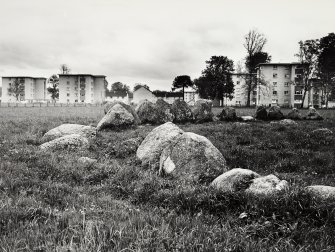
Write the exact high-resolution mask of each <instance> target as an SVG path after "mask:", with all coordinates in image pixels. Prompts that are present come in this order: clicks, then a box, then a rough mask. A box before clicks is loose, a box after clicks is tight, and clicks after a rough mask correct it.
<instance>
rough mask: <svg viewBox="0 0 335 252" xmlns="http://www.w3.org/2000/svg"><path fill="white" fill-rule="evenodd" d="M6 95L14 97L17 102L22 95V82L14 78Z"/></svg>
mask: <svg viewBox="0 0 335 252" xmlns="http://www.w3.org/2000/svg"><path fill="white" fill-rule="evenodd" d="M8 93H9V94H10V95H13V96H15V98H16V101H19V98H20V96H23V95H24V82H23V81H21V79H19V78H15V79H14V81H13V82H12V84H11V85H10V86H9V88H8Z"/></svg>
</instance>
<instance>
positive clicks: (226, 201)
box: [0, 107, 335, 251]
mask: <svg viewBox="0 0 335 252" xmlns="http://www.w3.org/2000/svg"><path fill="white" fill-rule="evenodd" d="M253 112H254V110H246V109H244V110H238V113H240V115H242V114H243V115H247V114H250V113H253ZM321 114H323V115H324V116H325V117H326V118H328V119H326V120H324V121H317V122H307V121H301V122H298V126H278V125H270V124H269V123H268V122H251V123H249V126H246V127H244V126H238V125H236V124H233V123H225V122H215V123H205V124H185V125H180V127H181V128H182V129H183V130H185V131H191V132H195V133H197V134H200V135H203V136H205V137H207V138H208V139H209V140H210V141H211V142H212V143H213V144H214V145H215V146H216V147H217V148H218V149H219V150H220V151H221V152H222V154H223V155H224V157H225V158H226V160H227V163H228V166H229V167H230V168H234V167H241V168H249V169H252V170H254V171H256V172H258V173H260V174H264V175H265V174H269V173H274V174H276V175H277V176H279V177H280V178H282V179H286V180H288V181H289V182H290V184H291V190H290V191H288V192H283V193H282V194H280V195H277V196H274V197H271V198H264V197H250V196H246V195H244V194H242V193H237V194H231V193H221V192H218V191H216V190H214V189H212V188H209V187H208V185H207V184H206V183H205V184H198V185H183V184H182V183H180V182H179V181H176V180H175V179H174V178H173V177H160V176H158V174H157V171H155V170H151V169H149V168H148V167H142V166H141V164H140V162H139V161H138V160H137V159H136V157H135V153H131V152H130V153H129V155H126V156H122V155H117V154H116V153H115V146H119V145H120V143H121V142H122V141H124V140H127V139H130V138H136V137H145V136H146V134H147V133H148V132H150V130H152V129H153V128H154V127H155V126H150V125H145V126H140V127H137V128H131V129H127V130H122V131H104V132H102V133H101V134H99V135H98V138H97V139H96V140H95V141H92V142H91V147H90V148H89V149H88V150H84V151H72V152H68V151H66V150H64V151H58V152H53V153H41V152H40V151H39V148H38V146H39V144H40V143H41V137H42V136H43V134H44V133H45V132H46V131H47V130H49V129H51V128H53V127H56V126H58V125H60V124H62V123H80V124H86V125H89V124H92V125H96V124H97V123H98V121H99V120H100V118H101V117H102V116H103V109H102V108H99V107H90V108H88V107H87V108H85V107H75V108H53V107H51V108H41V109H39V108H1V110H0V250H1V251H20V250H21V251H121V250H124V251H164V250H166V251H334V247H335V210H334V209H335V202H333V201H327V202H322V201H318V200H317V199H314V198H311V197H310V196H309V195H307V194H306V193H305V192H304V191H303V190H302V189H301V188H302V187H304V186H307V185H312V184H323V185H330V186H335V173H334V171H335V169H334V168H335V164H334V162H335V141H334V137H332V138H330V139H324V138H315V137H313V136H312V134H311V132H312V131H313V130H314V129H316V128H320V127H327V128H329V129H331V130H332V131H334V132H335V118H334V117H335V116H334V111H330V112H329V111H321ZM81 156H88V157H91V158H96V159H97V160H98V163H97V164H95V165H92V166H89V167H85V166H82V165H80V164H79V163H78V162H77V159H78V158H79V157H81ZM241 213H245V214H246V217H245V218H239V216H240V214H241Z"/></svg>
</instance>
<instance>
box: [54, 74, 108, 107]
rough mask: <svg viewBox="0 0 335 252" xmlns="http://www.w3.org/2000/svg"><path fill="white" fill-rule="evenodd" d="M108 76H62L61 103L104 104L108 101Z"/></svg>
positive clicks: (60, 82) (60, 86) (60, 87)
mask: <svg viewBox="0 0 335 252" xmlns="http://www.w3.org/2000/svg"><path fill="white" fill-rule="evenodd" d="M105 83H106V76H104V75H91V74H60V75H59V102H60V103H77V102H81V103H102V102H104V101H105V99H106V90H107V87H106V85H105Z"/></svg>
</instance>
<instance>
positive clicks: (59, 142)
mask: <svg viewBox="0 0 335 252" xmlns="http://www.w3.org/2000/svg"><path fill="white" fill-rule="evenodd" d="M88 147H89V141H88V139H87V138H86V137H83V136H81V135H79V134H71V135H66V136H63V137H59V138H56V139H54V140H52V141H50V142H46V143H44V144H42V145H40V149H41V150H43V151H53V150H63V149H70V150H77V149H86V148H88Z"/></svg>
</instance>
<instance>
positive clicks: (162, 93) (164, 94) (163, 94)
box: [152, 90, 183, 97]
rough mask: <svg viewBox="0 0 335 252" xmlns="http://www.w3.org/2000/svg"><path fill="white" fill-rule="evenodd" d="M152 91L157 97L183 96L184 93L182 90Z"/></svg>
mask: <svg viewBox="0 0 335 252" xmlns="http://www.w3.org/2000/svg"><path fill="white" fill-rule="evenodd" d="M152 93H153V94H154V95H155V96H156V97H183V93H182V92H169V91H160V90H155V91H153V92H152Z"/></svg>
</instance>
